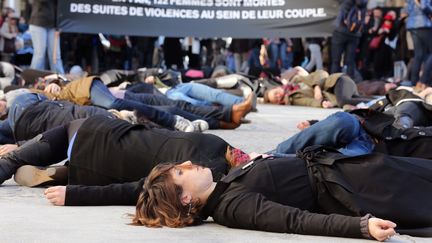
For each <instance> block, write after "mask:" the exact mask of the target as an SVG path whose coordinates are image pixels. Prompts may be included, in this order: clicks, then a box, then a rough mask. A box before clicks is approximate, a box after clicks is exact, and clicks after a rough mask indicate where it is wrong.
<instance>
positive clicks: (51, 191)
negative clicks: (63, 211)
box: [44, 186, 66, 206]
mask: <svg viewBox="0 0 432 243" xmlns="http://www.w3.org/2000/svg"><path fill="white" fill-rule="evenodd" d="M44 194H45V197H46V198H47V199H48V201H50V202H51V203H52V204H54V205H56V206H64V204H65V198H66V186H53V187H49V188H48V189H46V190H45V192H44Z"/></svg>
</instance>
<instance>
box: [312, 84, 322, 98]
mask: <svg viewBox="0 0 432 243" xmlns="http://www.w3.org/2000/svg"><path fill="white" fill-rule="evenodd" d="M314 99H315V100H317V101H322V100H323V95H322V92H321V88H320V87H319V86H318V85H317V86H315V87H314Z"/></svg>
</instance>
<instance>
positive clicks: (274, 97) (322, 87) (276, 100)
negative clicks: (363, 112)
mask: <svg viewBox="0 0 432 243" xmlns="http://www.w3.org/2000/svg"><path fill="white" fill-rule="evenodd" d="M299 70H301V69H300V68H299V67H296V68H295V69H293V70H292V72H293V75H292V76H290V77H291V78H290V80H283V81H284V82H285V83H284V85H283V86H280V87H275V88H272V89H270V90H267V91H266V93H265V94H264V101H265V102H267V103H272V104H281V105H304V106H313V107H323V108H332V107H335V106H337V107H341V108H342V107H343V106H344V105H357V104H358V103H361V102H368V101H370V100H372V98H371V97H362V96H360V95H359V93H358V90H357V86H356V84H355V82H354V81H353V80H352V79H351V78H350V77H349V76H347V75H344V74H343V73H335V74H331V75H329V74H328V73H327V72H326V71H324V70H318V71H315V72H313V73H310V74H308V75H305V72H300V71H299ZM297 73H300V74H297Z"/></svg>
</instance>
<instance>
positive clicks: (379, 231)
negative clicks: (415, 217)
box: [368, 218, 396, 241]
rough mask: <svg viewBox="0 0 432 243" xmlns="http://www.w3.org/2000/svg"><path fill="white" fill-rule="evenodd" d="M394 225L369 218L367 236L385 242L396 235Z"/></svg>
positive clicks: (386, 221) (390, 222)
mask: <svg viewBox="0 0 432 243" xmlns="http://www.w3.org/2000/svg"><path fill="white" fill-rule="evenodd" d="M395 227H396V224H395V223H393V222H392V221H389V220H383V219H379V218H370V219H369V220H368V229H369V234H370V235H371V236H372V237H373V238H375V239H376V240H379V241H384V240H387V239H388V238H390V237H392V236H393V235H395V234H396V231H395V230H394V228H395Z"/></svg>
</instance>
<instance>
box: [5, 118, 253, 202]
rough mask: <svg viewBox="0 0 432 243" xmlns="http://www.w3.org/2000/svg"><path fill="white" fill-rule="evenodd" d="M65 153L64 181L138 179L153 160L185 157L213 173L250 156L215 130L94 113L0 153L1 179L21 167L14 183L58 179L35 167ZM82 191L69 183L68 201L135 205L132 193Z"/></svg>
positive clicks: (32, 183) (55, 160) (93, 183)
mask: <svg viewBox="0 0 432 243" xmlns="http://www.w3.org/2000/svg"><path fill="white" fill-rule="evenodd" d="M66 158H68V159H69V165H68V169H69V173H68V174H69V177H68V183H69V185H87V186H96V185H97V186H101V185H108V184H112V183H124V182H131V181H137V180H139V179H141V178H142V177H145V176H146V175H147V174H148V173H149V172H150V170H151V169H152V168H153V167H154V166H155V165H156V164H158V163H161V162H165V161H185V160H189V159H193V160H194V161H197V163H200V164H202V165H203V166H208V167H210V168H212V170H213V172H214V173H215V176H216V177H217V175H220V174H221V173H226V172H227V169H228V168H229V167H230V166H232V165H237V164H239V163H242V162H245V161H247V160H248V159H249V157H248V156H247V155H245V154H244V153H242V152H241V151H240V150H238V149H235V148H232V147H231V146H229V144H228V143H226V142H225V141H224V140H222V139H221V138H219V137H217V136H215V135H211V134H201V133H183V132H175V131H170V130H166V129H156V128H149V127H147V126H145V125H132V124H130V123H128V122H125V121H123V120H119V119H114V118H110V117H107V116H105V115H104V116H101V115H97V116H93V117H90V118H88V119H86V120H76V121H73V122H71V123H70V124H67V125H64V126H60V127H57V128H54V129H51V130H49V131H47V132H45V133H43V134H41V135H38V136H36V137H35V138H33V139H32V140H29V141H28V142H27V143H25V144H24V145H22V146H20V147H19V148H18V149H17V150H15V151H13V152H11V153H9V154H8V155H6V156H4V157H3V158H1V159H0V184H1V183H3V182H4V181H5V180H7V179H9V178H10V177H11V176H12V175H13V174H15V173H16V172H17V169H18V168H20V167H21V168H20V170H19V171H18V172H17V173H16V174H15V180H16V181H17V182H18V183H19V184H22V185H26V186H36V185H40V184H42V183H47V182H53V181H54V180H56V179H58V178H57V175H55V172H56V171H55V170H56V168H52V169H51V170H50V171H45V170H39V169H38V168H36V167H34V166H42V167H43V166H49V165H52V164H56V163H58V162H60V161H62V160H64V159H66ZM25 165H32V166H33V167H31V166H25ZM50 173H51V174H50ZM141 184H142V183H141ZM96 191H98V189H97V190H96ZM81 192H82V193H86V192H88V190H83V191H81V190H80V187H78V186H68V198H67V200H70V204H69V205H80V204H81V205H82V204H88V205H104V204H124V202H128V203H129V204H135V203H136V199H137V197H138V194H136V195H135V196H134V197H125V198H123V199H120V201H113V202H110V201H109V198H112V197H110V196H109V197H102V198H98V197H97V195H93V196H90V197H86V196H81V195H80V193H81ZM74 193H75V195H76V196H73V195H74ZM86 195H87V194H86Z"/></svg>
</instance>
